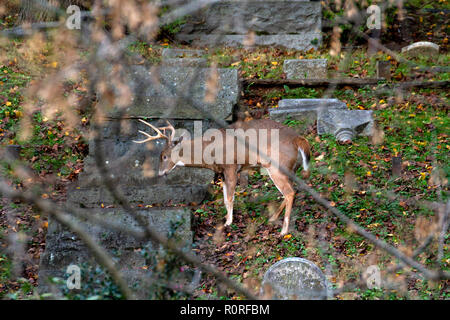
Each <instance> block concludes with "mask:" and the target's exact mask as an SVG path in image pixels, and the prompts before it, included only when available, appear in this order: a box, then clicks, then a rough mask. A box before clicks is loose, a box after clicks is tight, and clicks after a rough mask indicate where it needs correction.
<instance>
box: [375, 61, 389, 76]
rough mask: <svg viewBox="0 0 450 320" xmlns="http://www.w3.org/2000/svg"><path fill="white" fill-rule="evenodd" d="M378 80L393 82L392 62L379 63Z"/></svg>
mask: <svg viewBox="0 0 450 320" xmlns="http://www.w3.org/2000/svg"><path fill="white" fill-rule="evenodd" d="M376 68H377V78H384V79H386V80H391V62H390V61H377V65H376Z"/></svg>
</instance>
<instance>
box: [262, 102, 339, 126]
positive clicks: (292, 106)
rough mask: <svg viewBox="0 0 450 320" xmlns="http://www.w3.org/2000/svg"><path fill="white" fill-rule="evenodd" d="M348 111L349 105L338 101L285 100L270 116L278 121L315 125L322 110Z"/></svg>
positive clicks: (270, 112)
mask: <svg viewBox="0 0 450 320" xmlns="http://www.w3.org/2000/svg"><path fill="white" fill-rule="evenodd" d="M328 109H341V110H342V109H343V110H346V109H347V105H346V104H345V103H344V102H342V101H340V100H338V99H283V100H280V101H279V102H278V108H272V109H269V116H270V118H271V119H273V120H276V121H280V122H282V121H285V120H287V119H294V120H298V121H300V122H302V123H304V124H310V123H314V122H315V121H316V120H317V114H318V112H319V111H321V110H328Z"/></svg>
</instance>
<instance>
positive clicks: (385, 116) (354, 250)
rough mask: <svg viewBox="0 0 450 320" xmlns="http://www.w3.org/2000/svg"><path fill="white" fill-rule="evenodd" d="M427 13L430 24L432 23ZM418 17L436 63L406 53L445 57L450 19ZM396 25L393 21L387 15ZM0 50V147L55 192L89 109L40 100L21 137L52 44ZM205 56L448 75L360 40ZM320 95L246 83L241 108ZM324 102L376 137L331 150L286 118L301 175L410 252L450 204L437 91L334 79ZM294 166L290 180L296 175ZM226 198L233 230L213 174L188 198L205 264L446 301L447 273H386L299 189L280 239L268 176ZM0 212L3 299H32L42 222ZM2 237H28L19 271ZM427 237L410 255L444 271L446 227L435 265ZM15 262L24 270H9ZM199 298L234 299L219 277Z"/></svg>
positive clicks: (256, 63)
mask: <svg viewBox="0 0 450 320" xmlns="http://www.w3.org/2000/svg"><path fill="white" fill-rule="evenodd" d="M433 15H434V16H435V17H436V18H435V20H432V19H431V18H430V17H434V16H433ZM412 16H413V15H412ZM420 17H422V23H423V24H424V27H423V31H420V32H417V33H416V34H413V35H412V36H413V38H414V40H424V37H427V39H425V40H433V41H435V42H436V43H439V44H440V45H441V46H442V49H443V50H442V53H441V55H440V57H439V59H438V60H437V61H432V60H429V59H427V57H422V58H420V59H417V60H415V62H416V63H418V64H422V65H428V66H431V65H440V66H448V65H449V58H450V56H449V54H448V53H447V43H448V39H447V34H446V26H445V24H444V25H442V24H439V21H441V20H440V19H442V17H441V16H440V15H439V13H427V14H422V15H416V17H415V19H418V21H420ZM13 19H14V17H12V18H8V19H4V20H3V21H2V22H1V23H2V24H3V25H5V26H10V25H11V22H10V20H13ZM436 21H437V22H436ZM392 26H393V28H395V23H393V24H392ZM429 33H431V34H429ZM392 34H395V32H393V31H392ZM170 40H171V39H164V38H162V39H161V41H160V42H158V43H156V44H147V43H142V42H136V43H134V44H133V45H132V46H130V52H134V53H136V52H137V53H140V54H141V55H142V56H143V58H144V59H146V60H148V61H151V62H158V61H159V60H160V54H161V51H162V49H163V48H165V47H170V46H175V45H174V44H173V43H172V42H171V41H170ZM391 40H392V41H395V40H396V39H395V38H394V37H393V38H392V39H391ZM0 45H1V47H2V49H3V50H5V52H6V54H7V57H8V59H7V63H5V64H3V65H1V68H0V143H1V144H2V146H5V145H9V144H20V145H21V146H22V152H21V154H22V157H23V158H24V159H25V160H26V161H28V163H29V167H30V170H33V171H34V172H35V173H37V174H38V176H39V179H40V182H46V183H47V186H48V189H47V190H45V192H44V193H43V195H42V196H43V197H44V198H51V199H54V200H56V201H63V200H64V198H65V190H66V187H67V184H68V183H70V182H71V181H73V180H75V179H76V177H77V174H78V173H79V172H80V171H81V170H82V166H83V159H84V157H85V155H86V153H87V145H86V143H85V140H84V138H83V136H84V135H85V133H86V132H87V129H88V126H89V108H80V109H79V110H77V115H78V116H79V118H80V121H79V123H77V125H76V126H75V127H73V128H72V129H71V130H67V129H66V126H65V121H66V119H64V118H62V117H61V118H58V117H57V118H56V119H54V120H53V119H48V118H47V116H46V115H45V114H42V113H41V112H40V111H39V108H37V109H36V112H35V113H34V116H33V121H34V122H33V123H32V124H31V125H30V128H32V133H31V140H28V141H25V140H24V139H22V136H21V131H20V130H19V126H18V122H19V120H20V119H21V118H22V117H23V114H22V112H23V105H24V103H27V101H25V100H24V98H23V96H24V92H25V90H26V88H27V86H29V85H30V84H32V83H33V81H39V79H41V78H42V76H43V74H46V73H48V72H51V71H52V70H55V69H58V68H59V67H60V66H59V65H58V62H57V61H56V60H55V59H54V58H55V52H54V51H55V50H54V48H52V47H51V45H50V44H49V45H48V46H46V49H45V50H42V51H39V52H33V53H31V54H32V55H33V56H32V57H31V58H32V59H33V61H34V64H33V67H32V66H30V65H26V64H24V61H26V60H25V58H24V55H26V54H30V53H23V52H21V50H20V49H21V47H22V46H23V43H22V41H13V42H8V43H6V44H5V43H2V44H0ZM205 57H206V58H207V59H208V62H209V63H213V62H214V63H217V65H218V66H219V67H236V68H240V75H241V77H244V78H258V79H261V78H283V73H282V64H283V61H284V60H285V59H287V58H302V57H303V58H319V57H321V58H327V59H329V73H330V76H331V77H359V78H371V77H374V76H375V61H377V60H380V59H381V60H387V61H390V63H391V66H392V76H393V79H394V81H396V82H400V81H407V80H448V79H449V73H448V72H440V73H431V72H428V71H418V70H415V69H414V68H412V67H410V66H407V65H405V64H403V63H400V62H398V61H395V59H394V58H393V57H391V56H389V55H387V54H385V53H381V52H379V53H377V54H375V55H374V56H372V57H368V55H367V48H366V47H365V46H361V47H360V48H356V49H355V50H353V51H352V52H351V54H350V55H344V54H342V55H338V56H336V57H332V56H330V54H329V50H328V49H327V46H326V44H325V45H324V47H323V48H320V49H319V50H311V51H309V52H297V51H293V50H284V49H274V48H259V49H248V50H246V49H229V48H217V49H214V50H209V51H208V53H207V54H206V56H205ZM28 58H29V57H28ZM64 91H65V93H67V94H74V96H75V97H76V98H77V99H79V100H80V101H82V102H83V103H81V105H84V106H88V107H89V106H91V105H92V102H94V103H95V97H90V96H89V95H88V90H87V84H86V82H84V81H83V80H80V81H78V82H74V83H67V84H65V86H64ZM324 91H325V90H324V89H323V88H289V87H287V86H285V87H281V88H276V89H262V88H258V87H253V86H248V87H245V88H243V92H244V96H243V97H242V99H241V101H240V107H241V108H242V111H247V112H248V115H250V116H252V117H255V118H263V117H267V112H268V109H269V108H273V107H277V103H278V101H279V100H280V99H283V98H318V97H321V96H322V95H323V93H324ZM333 97H336V98H338V99H340V100H342V101H344V102H346V103H347V104H348V107H349V109H365V110H373V111H374V118H375V120H376V122H377V132H378V134H377V135H376V136H375V138H373V139H369V138H367V137H358V138H357V139H356V140H355V141H354V143H353V144H351V145H340V144H337V143H336V141H335V139H334V137H332V136H317V132H316V127H315V126H314V125H313V126H306V127H305V126H304V125H302V124H301V123H298V122H296V121H287V122H286V125H289V126H291V127H293V128H295V129H296V130H298V131H299V133H301V134H303V135H304V136H305V137H306V138H307V139H308V141H309V142H310V143H311V144H312V150H313V160H312V166H311V170H312V171H311V176H310V178H309V179H308V180H307V181H306V182H307V183H308V184H309V185H310V186H311V187H313V188H314V189H315V190H317V191H318V192H320V193H321V195H322V196H324V197H325V198H327V199H329V200H330V201H332V204H333V205H334V206H335V207H337V208H339V209H340V210H341V211H342V212H343V213H345V214H346V215H347V216H349V217H351V218H352V219H354V221H356V222H357V223H358V224H359V225H361V226H363V227H364V228H366V229H367V230H370V231H371V232H373V233H374V234H375V235H376V236H377V237H378V238H380V239H383V240H385V241H387V242H388V243H390V244H392V245H394V246H396V247H398V248H400V249H401V250H402V251H404V252H406V253H411V252H412V251H413V250H414V248H416V247H417V246H419V244H420V243H421V241H423V239H424V238H425V237H426V234H427V233H428V232H430V231H432V229H433V228H434V226H435V225H436V224H435V222H436V217H437V212H438V210H440V207H439V203H445V201H447V199H448V177H449V175H450V167H449V164H448V153H449V149H450V142H449V131H448V128H449V118H448V111H449V103H448V98H449V93H448V90H447V88H443V89H420V90H419V89H418V90H416V89H411V90H407V91H404V92H403V93H402V95H400V94H393V93H392V92H386V91H385V90H383V89H382V86H381V85H380V86H368V87H363V88H359V89H358V88H352V87H344V88H339V89H337V90H335V91H334V92H333ZM396 156H401V159H402V168H403V174H402V175H401V176H400V177H396V176H393V175H392V173H391V161H392V158H393V157H396ZM1 170H2V173H3V174H6V175H9V177H11V180H12V182H13V183H17V182H18V179H17V178H15V177H14V176H13V175H12V174H13V172H12V170H11V168H10V167H8V166H6V165H4V164H3V165H2V167H1ZM298 174H299V176H300V171H299V172H298ZM25 183H26V182H25ZM22 184H23V182H22ZM19 187H20V185H19ZM235 198H236V200H235V214H234V223H233V224H232V225H231V226H230V227H225V228H223V227H222V226H221V225H222V223H223V221H224V216H225V208H224V206H223V196H222V190H221V180H220V178H218V179H217V180H216V182H215V184H214V185H213V186H212V188H211V192H210V195H209V196H208V199H207V200H205V201H204V202H203V203H202V204H200V205H199V206H195V207H192V209H193V211H194V212H195V213H194V217H195V218H194V225H193V230H194V232H195V238H194V243H195V246H194V251H195V252H196V253H197V254H198V255H199V256H201V257H202V259H203V260H204V261H205V262H208V263H211V264H214V265H215V266H217V267H218V268H219V269H221V270H223V271H224V272H226V273H228V274H229V275H230V276H232V277H233V278H235V279H236V280H238V281H241V282H243V283H244V284H246V285H248V286H250V287H251V288H256V289H257V288H258V286H259V283H258V280H257V279H260V278H261V277H262V275H263V274H264V272H265V270H267V268H268V267H269V266H270V265H271V264H273V263H274V262H275V261H277V260H280V259H282V258H286V257H290V256H298V257H304V258H307V259H309V260H311V261H313V262H314V263H316V264H317V265H318V266H319V267H321V268H322V269H323V270H324V271H326V272H330V274H332V276H331V277H330V279H329V280H330V281H331V282H332V284H333V285H334V286H335V287H339V286H340V285H342V284H345V285H346V288H345V290H342V293H340V294H338V295H337V296H336V298H337V299H379V298H384V299H402V298H410V299H414V298H418V299H448V298H449V295H450V291H449V286H448V285H449V282H448V281H440V282H437V283H430V282H427V281H423V280H422V279H420V278H419V277H418V276H417V274H416V272H415V271H414V270H406V271H399V272H394V273H392V274H388V272H387V270H388V269H389V268H391V267H392V265H393V264H394V263H395V262H396V261H395V260H394V259H392V258H391V257H390V256H388V255H387V254H385V253H383V252H381V251H379V250H377V249H376V248H374V246H373V245H372V244H370V243H368V242H367V241H366V240H365V239H364V238H362V237H360V236H358V235H356V234H354V233H353V232H352V230H349V229H348V228H346V227H345V226H344V225H343V224H342V223H341V222H340V221H339V220H338V219H337V218H336V217H334V216H332V215H331V214H330V213H328V212H327V211H326V210H325V209H324V208H322V207H321V206H319V205H318V204H316V203H315V202H314V201H313V200H312V199H311V198H310V197H309V196H308V195H306V194H303V193H298V194H297V197H296V201H295V205H294V212H293V214H292V216H293V217H292V220H291V226H292V230H291V231H290V233H289V234H288V235H286V236H284V237H281V236H280V235H279V233H280V230H281V226H280V224H281V218H280V221H278V223H276V224H274V225H271V224H269V223H268V217H269V215H270V213H272V212H273V211H274V210H276V208H277V206H278V205H279V204H280V203H281V198H280V194H279V192H278V190H277V189H276V188H275V186H274V185H273V184H272V182H271V181H270V179H269V178H268V177H267V176H262V175H261V174H260V172H259V171H257V170H255V171H253V172H251V173H250V177H249V185H248V186H239V187H238V188H237V193H236V197H235ZM0 210H1V214H0V245H1V246H2V250H0V298H26V297H32V295H33V289H34V288H35V286H36V284H37V281H38V279H37V267H38V261H39V255H40V253H41V252H42V250H43V248H44V247H45V232H46V228H47V224H46V218H45V217H44V216H41V215H40V214H39V212H36V211H35V210H34V209H33V208H32V207H30V206H25V205H23V204H19V203H9V202H6V201H5V200H3V201H2V203H1V205H0ZM17 231H21V232H17ZM25 235H26V236H25ZM12 236H24V238H20V239H21V240H20V241H17V242H16V243H18V247H17V251H15V253H16V254H17V253H18V252H22V254H23V257H25V260H23V261H25V262H24V264H23V267H22V268H18V269H15V264H14V261H15V260H14V254H13V253H12V252H11V251H7V250H6V249H7V248H9V249H11V247H8V238H9V237H12ZM21 243H23V246H21V245H20V244H21ZM436 243H437V242H436V241H433V242H432V244H431V245H430V247H429V248H428V249H427V250H425V251H424V252H423V253H422V254H420V255H419V257H418V261H419V262H421V263H423V264H424V265H426V266H427V267H429V268H434V267H436V264H438V263H439V264H441V265H442V266H444V268H445V269H446V270H447V271H448V270H449V268H450V252H449V248H448V246H449V239H448V234H447V235H446V238H445V245H444V256H443V257H442V259H441V261H437V257H436V252H437V244H436ZM14 249H16V248H14ZM373 264H377V265H378V266H380V268H381V270H382V274H383V278H384V279H389V282H390V283H391V284H392V285H393V286H392V287H386V288H384V289H371V290H370V289H367V288H366V287H364V286H360V285H357V284H358V282H359V281H360V279H361V276H362V273H363V272H364V270H365V269H366V268H367V267H368V266H369V265H373ZM15 270H22V271H21V273H20V274H19V275H17V274H15V273H14V272H15ZM205 293H206V294H207V295H209V296H212V297H215V298H234V299H237V298H240V297H239V296H236V295H235V293H233V292H229V291H227V290H225V289H223V288H221V287H220V286H217V285H216V283H215V280H214V279H213V278H211V277H208V276H207V277H205V278H204V279H203V280H202V282H201V289H200V290H197V291H196V292H195V293H194V297H195V298H198V299H201V298H205Z"/></svg>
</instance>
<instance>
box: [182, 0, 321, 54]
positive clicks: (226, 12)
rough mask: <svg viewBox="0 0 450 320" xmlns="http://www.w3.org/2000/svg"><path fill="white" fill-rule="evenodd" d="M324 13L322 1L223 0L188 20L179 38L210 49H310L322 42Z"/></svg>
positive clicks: (192, 15)
mask: <svg viewBox="0 0 450 320" xmlns="http://www.w3.org/2000/svg"><path fill="white" fill-rule="evenodd" d="M321 11H322V6H321V4H320V2H310V1H305V0H284V1H263V0H249V1H237V0H222V1H218V2H215V3H213V4H211V5H210V6H207V7H205V8H203V9H201V10H199V11H198V12H195V13H193V14H191V15H190V17H188V18H186V23H184V24H183V25H181V26H180V32H178V33H177V34H176V39H177V40H181V41H188V42H193V44H195V45H206V46H208V45H209V46H217V45H225V46H242V45H255V46H283V47H286V48H292V49H297V50H309V49H311V48H318V47H319V46H320V45H321V43H322V34H321V30H322V20H321V18H322V12H321ZM249 34H252V36H249Z"/></svg>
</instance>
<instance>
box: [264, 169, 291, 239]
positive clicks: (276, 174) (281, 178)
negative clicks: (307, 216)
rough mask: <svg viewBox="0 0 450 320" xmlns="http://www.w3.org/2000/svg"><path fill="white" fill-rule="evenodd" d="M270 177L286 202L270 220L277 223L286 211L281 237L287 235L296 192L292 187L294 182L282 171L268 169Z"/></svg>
mask: <svg viewBox="0 0 450 320" xmlns="http://www.w3.org/2000/svg"><path fill="white" fill-rule="evenodd" d="M267 171H268V172H269V176H270V178H271V179H272V181H273V183H274V184H275V186H276V187H277V188H278V190H279V191H280V192H281V194H282V195H283V196H284V200H283V202H282V203H281V205H280V207H279V208H278V210H277V212H276V213H275V214H274V215H273V216H272V217H271V218H270V221H275V220H276V219H278V217H279V215H280V214H281V212H282V211H283V209H286V211H285V214H284V220H283V228H282V229H281V235H285V234H287V232H288V229H289V219H290V216H291V211H292V205H293V203H294V198H295V190H294V188H293V186H292V182H291V180H290V179H289V177H288V176H286V175H285V174H284V173H282V172H281V171H280V170H278V169H276V168H273V167H272V168H268V170H267Z"/></svg>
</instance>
